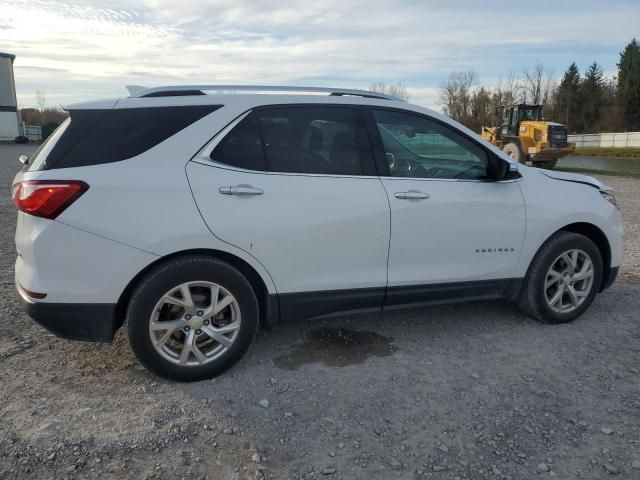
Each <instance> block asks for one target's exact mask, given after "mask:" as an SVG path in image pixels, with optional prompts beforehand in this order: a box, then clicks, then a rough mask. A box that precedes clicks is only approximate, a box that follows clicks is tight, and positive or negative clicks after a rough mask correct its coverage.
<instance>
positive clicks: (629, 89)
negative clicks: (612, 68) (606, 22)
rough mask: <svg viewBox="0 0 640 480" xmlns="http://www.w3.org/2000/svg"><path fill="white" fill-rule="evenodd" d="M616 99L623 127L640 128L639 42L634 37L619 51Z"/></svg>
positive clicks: (626, 128)
mask: <svg viewBox="0 0 640 480" xmlns="http://www.w3.org/2000/svg"><path fill="white" fill-rule="evenodd" d="M617 101H618V105H619V106H620V111H621V114H622V126H623V128H624V129H625V130H627V131H633V130H640V43H638V41H637V40H636V39H635V38H634V39H633V40H631V42H629V44H628V45H627V46H626V47H625V49H624V50H623V51H622V52H621V53H620V63H618V89H617Z"/></svg>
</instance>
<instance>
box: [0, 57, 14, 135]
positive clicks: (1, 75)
mask: <svg viewBox="0 0 640 480" xmlns="http://www.w3.org/2000/svg"><path fill="white" fill-rule="evenodd" d="M15 58H16V56H15V55H13V54H11V53H2V52H0V142H2V141H4V142H6V141H11V142H12V141H14V140H15V138H16V137H17V136H18V102H17V99H16V84H15V82H14V79H13V61H14V60H15Z"/></svg>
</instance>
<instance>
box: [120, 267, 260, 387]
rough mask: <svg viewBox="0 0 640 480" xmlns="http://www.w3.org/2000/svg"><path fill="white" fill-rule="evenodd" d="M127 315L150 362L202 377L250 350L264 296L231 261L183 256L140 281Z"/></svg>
mask: <svg viewBox="0 0 640 480" xmlns="http://www.w3.org/2000/svg"><path fill="white" fill-rule="evenodd" d="M127 321H128V330H129V340H130V342H131V347H132V349H133V351H134V353H135V355H136V357H137V358H138V360H139V361H140V363H142V364H143V365H144V366H145V367H147V368H148V369H149V370H151V371H152V372H154V373H155V374H157V375H159V376H161V377H164V378H169V379H172V380H180V381H194V380H202V379H205V378H211V377H213V376H215V375H218V374H220V373H222V372H223V371H225V370H226V369H228V368H229V367H231V366H232V365H233V364H234V363H236V362H237V361H238V360H239V359H240V358H241V357H242V355H243V354H244V353H245V352H246V351H247V349H248V348H249V346H250V345H251V343H252V342H253V339H254V337H255V334H256V331H257V328H258V302H257V299H256V296H255V293H254V291H253V288H252V287H251V284H250V283H249V282H248V281H247V279H246V278H245V277H244V276H243V275H242V274H241V273H240V272H239V271H238V270H236V269H235V268H234V267H233V266H231V265H229V264H228V263H225V262H223V261H220V260H218V259H215V258H211V257H206V256H185V257H177V258H175V259H172V260H169V261H168V262H166V263H164V264H162V265H160V266H159V267H157V268H155V269H154V270H152V271H151V272H150V273H149V274H148V275H147V276H146V277H145V278H144V279H143V280H142V281H141V282H140V284H139V285H138V286H137V288H136V289H135V291H134V293H133V295H132V297H131V301H130V302H129V308H128V312H127Z"/></svg>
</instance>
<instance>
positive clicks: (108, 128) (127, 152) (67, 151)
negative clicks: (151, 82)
mask: <svg viewBox="0 0 640 480" xmlns="http://www.w3.org/2000/svg"><path fill="white" fill-rule="evenodd" d="M221 106H222V105H198V106H175V107H149V108H126V109H115V110H71V111H70V112H69V113H70V117H71V118H70V123H69V124H68V125H67V126H66V127H65V128H64V130H63V131H62V133H61V134H60V135H59V136H58V138H53V139H52V142H54V143H53V144H52V143H49V144H47V146H46V147H45V148H43V149H42V150H41V151H40V152H36V153H37V154H36V155H34V158H32V160H31V162H30V163H31V165H32V167H33V168H32V169H33V170H47V169H52V168H69V167H82V166H88V165H99V164H103V163H112V162H118V161H121V160H126V159H128V158H132V157H135V156H137V155H140V154H141V153H143V152H146V151H147V150H149V149H150V148H152V147H154V146H156V145H158V144H159V143H160V142H162V141H164V140H166V139H168V138H169V137H171V136H173V135H175V134H176V133H178V132H179V131H180V130H183V129H184V128H186V127H188V126H189V125H191V124H192V123H194V122H196V121H198V120H200V119H201V118H203V117H205V116H206V115H208V114H210V113H211V112H214V111H215V110H217V109H219V108H221ZM41 155H43V156H44V158H43V157H41Z"/></svg>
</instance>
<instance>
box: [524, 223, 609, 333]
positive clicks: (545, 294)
mask: <svg viewBox="0 0 640 480" xmlns="http://www.w3.org/2000/svg"><path fill="white" fill-rule="evenodd" d="M602 269H603V264H602V255H601V254H600V251H599V250H598V247H597V246H596V245H595V244H594V243H593V242H592V241H591V240H590V239H589V238H587V237H585V236H584V235H579V234H577V233H572V232H558V233H557V234H555V235H554V236H553V237H551V238H550V239H549V240H547V242H545V244H544V245H543V246H542V247H541V248H540V250H539V251H538V253H537V254H536V256H535V257H534V259H533V261H532V262H531V265H530V266H529V271H528V272H527V276H526V277H525V279H524V283H523V285H522V290H521V292H520V296H519V299H518V304H519V306H520V308H521V309H522V310H523V311H524V312H525V313H526V314H527V315H529V316H531V317H533V318H535V319H536V320H539V321H542V322H546V323H565V322H570V321H572V320H574V319H576V318H577V317H579V316H580V315H581V314H582V313H583V312H584V311H585V310H586V309H587V308H588V307H589V305H591V302H593V299H594V298H595V296H596V294H597V293H598V289H599V286H600V283H601V281H602Z"/></svg>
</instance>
